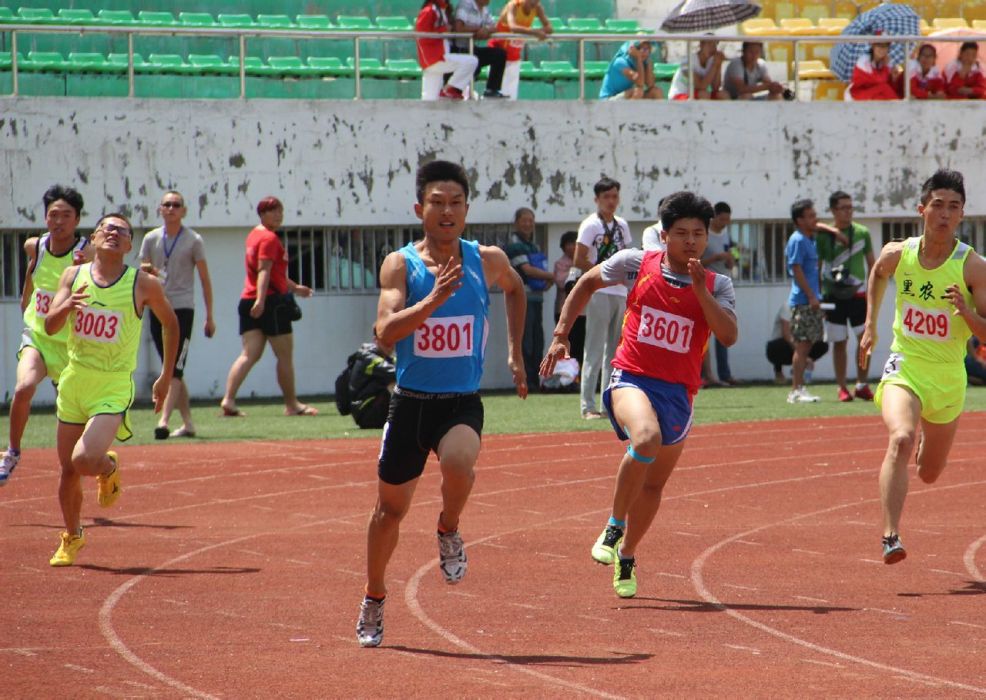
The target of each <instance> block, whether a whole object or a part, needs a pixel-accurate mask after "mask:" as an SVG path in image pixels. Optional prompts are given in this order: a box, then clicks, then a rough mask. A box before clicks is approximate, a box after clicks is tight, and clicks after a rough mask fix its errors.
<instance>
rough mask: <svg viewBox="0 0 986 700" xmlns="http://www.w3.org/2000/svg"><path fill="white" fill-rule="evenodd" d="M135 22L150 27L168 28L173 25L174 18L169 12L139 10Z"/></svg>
mask: <svg viewBox="0 0 986 700" xmlns="http://www.w3.org/2000/svg"><path fill="white" fill-rule="evenodd" d="M137 22H138V24H143V25H146V26H150V27H170V26H171V25H173V24H175V16H174V15H173V14H171V13H170V12H160V11H157V10H141V11H140V12H138V13H137Z"/></svg>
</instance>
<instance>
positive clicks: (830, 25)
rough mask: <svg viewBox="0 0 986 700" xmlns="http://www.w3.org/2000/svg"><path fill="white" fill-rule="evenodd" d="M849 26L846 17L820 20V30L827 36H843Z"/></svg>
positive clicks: (822, 18)
mask: <svg viewBox="0 0 986 700" xmlns="http://www.w3.org/2000/svg"><path fill="white" fill-rule="evenodd" d="M848 25H849V20H848V19H847V18H845V17H821V18H819V20H818V28H819V29H824V30H825V33H826V34H841V33H842V30H843V29H845V28H846V27H847V26H848Z"/></svg>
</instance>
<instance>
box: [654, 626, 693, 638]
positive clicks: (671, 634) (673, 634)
mask: <svg viewBox="0 0 986 700" xmlns="http://www.w3.org/2000/svg"><path fill="white" fill-rule="evenodd" d="M647 631H648V632H653V633H654V634H660V635H662V636H664V637H684V636H685V633H684V632H675V631H674V630H662V629H660V628H659V627H648V628H647Z"/></svg>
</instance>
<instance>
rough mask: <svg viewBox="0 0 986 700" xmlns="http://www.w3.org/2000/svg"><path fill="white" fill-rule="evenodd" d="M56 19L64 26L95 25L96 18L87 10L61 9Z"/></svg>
mask: <svg viewBox="0 0 986 700" xmlns="http://www.w3.org/2000/svg"><path fill="white" fill-rule="evenodd" d="M58 19H59V21H60V22H64V23H66V24H95V23H96V16H95V15H94V14H93V13H92V10H89V9H84V8H82V9H68V8H62V9H60V10H59V11H58Z"/></svg>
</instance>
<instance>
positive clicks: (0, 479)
mask: <svg viewBox="0 0 986 700" xmlns="http://www.w3.org/2000/svg"><path fill="white" fill-rule="evenodd" d="M20 459H21V455H20V453H19V452H18V453H17V454H14V453H13V452H11V451H10V450H7V451H6V452H4V453H3V459H0V486H4V485H6V483H7V480H8V479H9V478H10V475H11V474H13V473H14V468H15V467H16V466H17V463H18V462H19V461H20Z"/></svg>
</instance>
